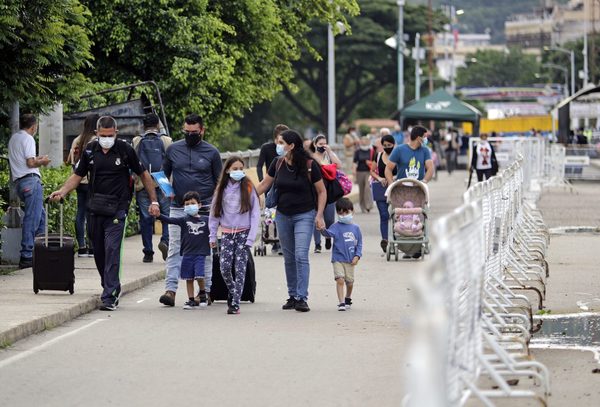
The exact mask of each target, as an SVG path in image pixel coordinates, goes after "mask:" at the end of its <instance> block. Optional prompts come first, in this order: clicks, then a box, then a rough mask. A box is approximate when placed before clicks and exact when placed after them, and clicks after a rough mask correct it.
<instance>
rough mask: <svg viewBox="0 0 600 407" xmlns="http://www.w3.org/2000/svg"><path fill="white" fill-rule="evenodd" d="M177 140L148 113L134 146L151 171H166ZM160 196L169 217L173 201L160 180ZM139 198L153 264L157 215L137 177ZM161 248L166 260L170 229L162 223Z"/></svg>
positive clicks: (147, 258) (146, 248) (146, 254)
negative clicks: (166, 161)
mask: <svg viewBox="0 0 600 407" xmlns="http://www.w3.org/2000/svg"><path fill="white" fill-rule="evenodd" d="M171 143H173V140H172V139H171V138H170V137H168V136H165V135H161V134H160V132H159V119H158V116H157V115H156V114H155V113H148V114H147V115H146V116H144V134H143V135H142V136H137V137H135V138H134V139H133V148H134V149H135V151H136V153H137V155H138V157H139V159H140V161H141V162H142V164H144V167H145V168H146V169H147V170H148V172H149V173H153V172H158V171H162V170H163V161H164V159H165V157H166V151H167V147H169V146H170V145H171ZM154 187H155V191H156V197H157V198H158V204H159V206H160V213H161V214H163V215H165V216H169V207H170V206H171V200H170V198H169V197H168V196H165V194H164V192H163V191H162V190H161V189H160V188H159V186H158V184H156V181H155V182H154ZM135 199H136V200H137V203H138V209H139V212H140V232H141V234H142V244H143V246H144V248H143V252H144V258H143V260H142V261H143V262H144V263H152V261H153V260H154V250H152V231H153V228H152V226H153V225H154V217H152V216H150V214H149V213H148V207H149V205H150V202H151V201H150V197H149V196H148V192H146V190H145V189H144V186H143V185H142V182H141V180H140V179H139V178H136V182H135ZM158 249H159V250H160V252H161V253H162V257H163V260H166V259H167V254H168V251H169V228H168V225H167V224H166V223H164V222H163V223H162V235H161V237H160V242H159V243H158Z"/></svg>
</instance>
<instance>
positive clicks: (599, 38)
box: [540, 34, 600, 89]
mask: <svg viewBox="0 0 600 407" xmlns="http://www.w3.org/2000/svg"><path fill="white" fill-rule="evenodd" d="M561 48H564V49H567V50H569V51H570V50H574V51H575V82H576V87H577V89H581V88H582V87H583V80H582V79H579V75H577V72H579V71H582V70H583V53H582V52H581V50H582V49H583V38H581V39H579V40H577V41H571V42H568V43H566V44H563V45H561ZM588 54H589V56H590V57H589V61H588V70H589V82H591V83H597V82H598V80H599V79H600V34H596V35H592V34H590V35H589V36H588ZM542 61H543V62H544V63H546V62H549V63H552V64H556V65H560V66H563V67H565V68H567V69H569V75H570V72H571V71H570V70H571V57H570V56H569V55H567V54H565V53H563V52H556V51H552V50H549V51H546V52H544V53H543V54H542ZM540 69H545V72H544V73H545V75H544V76H545V77H547V78H548V81H549V82H552V83H561V84H562V83H564V81H565V80H564V73H563V72H562V71H560V70H557V69H548V68H540ZM568 79H569V86H570V83H571V82H570V80H571V77H570V76H569V78H568Z"/></svg>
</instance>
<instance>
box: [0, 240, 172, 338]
mask: <svg viewBox="0 0 600 407" xmlns="http://www.w3.org/2000/svg"><path fill="white" fill-rule="evenodd" d="M155 240H156V242H158V238H156V239H155ZM142 256H143V254H142V239H141V237H140V236H139V235H137V236H134V237H131V238H128V239H125V244H124V248H123V272H122V276H121V284H122V293H123V294H127V293H130V292H132V291H134V290H137V289H139V288H142V287H145V286H146V285H148V284H150V283H152V282H155V281H157V280H161V279H163V278H164V275H165V271H164V261H163V260H162V257H161V255H160V252H158V251H157V253H156V254H155V255H154V263H142ZM101 291H102V289H101V287H100V275H99V274H98V271H97V270H96V266H95V264H94V259H92V258H78V257H75V293H74V294H73V295H69V293H68V291H64V292H63V291H40V292H39V294H37V295H35V294H34V293H33V275H32V270H31V269H30V268H28V269H23V270H18V271H15V272H14V273H12V274H9V275H2V276H0V347H5V346H9V345H11V344H13V343H14V342H16V341H18V340H19V339H23V338H25V337H27V336H29V335H32V334H35V333H38V332H42V331H44V330H46V329H51V328H54V327H56V326H58V325H61V324H63V323H65V322H67V321H70V320H72V319H74V318H77V317H78V316H80V315H82V314H85V313H88V312H90V311H93V310H95V309H97V308H98V306H99V305H100V293H101Z"/></svg>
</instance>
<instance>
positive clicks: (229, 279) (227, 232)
mask: <svg viewBox="0 0 600 407" xmlns="http://www.w3.org/2000/svg"><path fill="white" fill-rule="evenodd" d="M259 221H260V204H259V200H258V195H257V194H256V190H255V188H254V185H253V184H252V181H250V180H249V179H248V178H247V177H246V174H245V173H244V161H243V160H242V158H241V157H239V156H232V157H230V158H229V159H228V160H227V161H226V162H225V165H224V166H223V171H222V172H221V177H220V178H219V182H218V183H217V190H216V191H215V195H214V198H213V201H212V207H211V210H210V217H209V221H208V226H209V230H210V236H209V239H210V246H211V247H213V248H214V247H217V229H218V227H219V226H221V232H222V236H221V257H220V265H221V274H222V275H223V280H224V281H225V284H226V285H227V289H228V290H229V296H228V299H227V305H228V309H227V313H228V314H239V313H240V297H241V296H242V290H243V288H244V279H245V277H246V265H247V264H248V256H249V255H250V248H251V247H252V246H253V245H254V240H255V239H256V234H257V232H258V225H259ZM234 262H235V281H234V279H233V275H232V272H231V269H232V266H233V265H234Z"/></svg>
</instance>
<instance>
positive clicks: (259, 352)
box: [0, 173, 464, 406]
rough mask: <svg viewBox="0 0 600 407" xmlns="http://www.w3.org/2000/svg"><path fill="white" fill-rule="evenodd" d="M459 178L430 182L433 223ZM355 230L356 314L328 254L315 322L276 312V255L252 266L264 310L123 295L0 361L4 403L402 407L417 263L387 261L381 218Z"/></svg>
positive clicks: (451, 200) (151, 292)
mask: <svg viewBox="0 0 600 407" xmlns="http://www.w3.org/2000/svg"><path fill="white" fill-rule="evenodd" d="M453 177H454V178H448V177H445V176H444V175H441V176H440V180H439V181H438V182H437V183H435V184H433V187H432V198H431V201H432V202H435V203H436V204H433V208H434V215H433V216H434V217H435V216H437V215H439V214H440V213H443V212H447V211H448V210H451V209H452V208H454V207H456V206H457V205H458V204H459V203H460V200H461V194H462V191H463V190H464V187H463V186H462V184H463V178H464V173H463V174H455V175H453ZM356 221H357V223H358V224H360V225H361V227H362V228H363V234H364V235H365V242H366V244H365V256H364V260H363V261H361V264H360V266H359V269H358V273H357V281H356V288H355V295H354V296H353V297H354V307H353V309H352V310H351V311H348V312H345V313H342V312H338V311H337V309H336V304H337V299H336V298H335V287H334V282H333V277H332V271H331V265H330V262H329V253H322V254H320V255H315V254H313V255H311V256H312V257H311V264H312V274H311V284H310V300H309V304H310V306H311V308H312V311H311V312H309V313H307V314H302V313H298V312H296V311H283V310H281V309H280V306H281V304H282V303H283V301H284V300H285V298H286V297H287V292H286V291H287V290H286V286H285V278H284V274H283V264H282V258H281V257H279V256H276V257H275V256H267V257H261V258H257V259H256V265H257V280H258V293H257V297H258V300H257V302H256V303H255V304H247V305H246V304H242V308H241V314H240V315H238V316H231V315H226V313H225V310H226V305H225V304H222V303H221V304H214V305H213V306H211V307H210V308H207V309H206V310H197V311H184V310H182V309H181V308H180V306H178V307H176V308H164V307H162V306H161V305H160V304H159V303H158V301H157V299H158V297H159V296H160V294H161V293H162V292H163V289H164V288H163V284H162V283H155V284H152V285H150V286H148V287H147V288H145V289H143V290H140V291H136V292H135V293H134V294H130V295H128V296H125V297H123V299H122V301H121V307H120V309H119V310H118V312H114V313H102V312H100V311H96V312H92V313H91V314H88V315H86V316H84V317H81V318H78V319H76V320H74V321H72V322H70V323H68V324H66V325H63V326H61V327H59V328H56V329H53V330H51V331H47V332H45V333H42V334H39V335H36V336H33V337H31V338H29V339H27V340H23V341H20V342H18V343H16V344H15V345H14V346H12V347H10V348H9V349H7V350H5V351H4V352H1V353H0V394H2V404H3V405H15V406H20V405H36V404H37V405H44V406H79V405H83V404H85V405H89V406H96V405H107V404H108V405H142V404H143V405H148V406H154V405H156V406H164V405H165V404H169V405H178V404H182V405H183V404H188V403H202V402H204V401H209V402H210V403H211V404H214V405H218V406H240V405H241V406H244V405H252V406H281V405H289V406H306V405H315V406H317V405H318V406H335V405H340V406H341V405H345V406H349V405H350V406H354V405H369V406H370V405H379V406H391V405H397V404H398V403H399V400H400V399H401V398H402V395H403V394H404V393H405V391H404V390H405V389H404V388H403V385H402V384H403V383H404V380H403V360H404V351H405V343H406V340H407V339H408V338H407V335H406V332H407V330H408V328H409V327H408V320H409V316H410V314H411V298H410V297H411V296H410V281H411V277H412V275H413V274H414V273H415V272H416V266H417V265H420V264H421V263H420V262H415V261H409V262H405V263H402V262H399V263H395V262H391V263H388V262H386V261H385V259H384V258H383V256H382V253H381V250H380V248H379V236H378V230H379V226H378V217H377V215H376V213H373V212H371V213H370V214H360V213H358V214H357V215H356ZM177 300H178V305H181V304H182V302H183V300H184V291H183V290H182V289H180V291H179V294H178V298H177Z"/></svg>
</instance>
